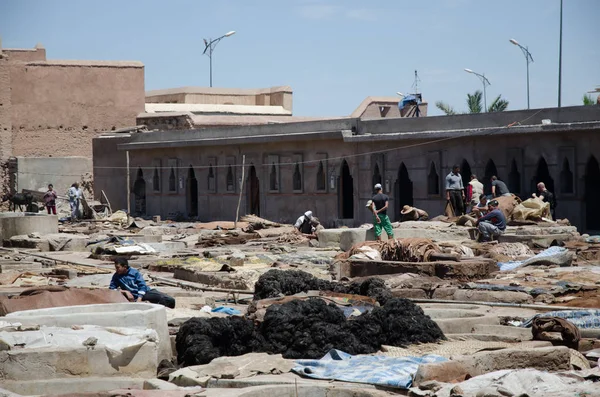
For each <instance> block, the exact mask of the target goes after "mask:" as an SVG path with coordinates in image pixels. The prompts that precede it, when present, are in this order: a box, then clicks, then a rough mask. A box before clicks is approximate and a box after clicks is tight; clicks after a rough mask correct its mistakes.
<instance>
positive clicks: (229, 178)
mask: <svg viewBox="0 0 600 397" xmlns="http://www.w3.org/2000/svg"><path fill="white" fill-rule="evenodd" d="M234 190H235V186H234V184H233V169H232V168H231V166H229V167H227V191H228V192H233V191H234Z"/></svg>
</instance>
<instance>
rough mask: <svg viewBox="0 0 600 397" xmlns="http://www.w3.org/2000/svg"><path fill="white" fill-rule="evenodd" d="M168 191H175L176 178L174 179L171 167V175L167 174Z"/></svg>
mask: <svg viewBox="0 0 600 397" xmlns="http://www.w3.org/2000/svg"><path fill="white" fill-rule="evenodd" d="M169 191H170V192H176V191H177V178H176V177H175V169H174V168H173V167H171V173H170V174H169Z"/></svg>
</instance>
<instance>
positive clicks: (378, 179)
mask: <svg viewBox="0 0 600 397" xmlns="http://www.w3.org/2000/svg"><path fill="white" fill-rule="evenodd" d="M378 183H381V172H380V171H379V164H377V163H375V167H374V168H373V179H372V180H371V186H375V185H376V184H378Z"/></svg>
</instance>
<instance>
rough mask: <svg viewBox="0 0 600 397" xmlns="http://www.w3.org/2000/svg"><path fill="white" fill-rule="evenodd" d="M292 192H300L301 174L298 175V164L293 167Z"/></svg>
mask: <svg viewBox="0 0 600 397" xmlns="http://www.w3.org/2000/svg"><path fill="white" fill-rule="evenodd" d="M294 190H296V191H300V190H302V174H301V173H300V165H299V164H298V163H296V166H295V167H294Z"/></svg>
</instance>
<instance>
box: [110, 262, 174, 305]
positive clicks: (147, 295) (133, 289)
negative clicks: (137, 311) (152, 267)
mask: <svg viewBox="0 0 600 397" xmlns="http://www.w3.org/2000/svg"><path fill="white" fill-rule="evenodd" d="M114 262H115V271H116V272H115V274H113V276H112V279H111V280H110V287H109V288H110V289H115V290H116V289H119V290H121V292H122V293H123V295H125V297H126V298H127V300H128V301H130V302H142V301H144V302H150V303H158V304H159V305H163V306H166V307H169V308H171V309H174V308H175V299H174V298H172V297H170V296H169V295H167V294H163V293H162V292H160V291H157V290H155V289H149V288H148V286H147V285H146V282H145V281H144V277H143V276H142V274H141V273H140V272H139V271H137V270H136V269H133V268H131V267H129V262H128V261H127V258H117V259H115V261H114Z"/></svg>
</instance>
